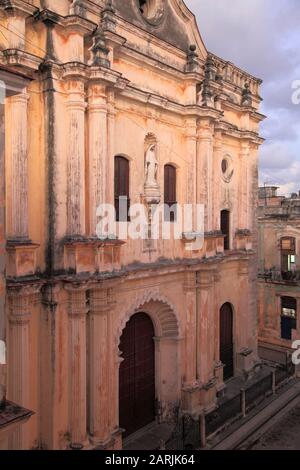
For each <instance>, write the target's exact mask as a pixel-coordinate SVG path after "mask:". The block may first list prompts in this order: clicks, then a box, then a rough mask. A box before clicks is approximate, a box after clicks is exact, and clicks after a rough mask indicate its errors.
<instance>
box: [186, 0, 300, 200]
mask: <svg viewBox="0 0 300 470" xmlns="http://www.w3.org/2000/svg"><path fill="white" fill-rule="evenodd" d="M185 3H186V4H187V6H188V7H189V9H190V10H191V11H192V12H193V13H194V14H195V15H196V17H197V22H198V26H199V30H200V33H201V35H202V38H203V40H204V43H205V45H206V47H207V49H208V50H209V51H210V52H213V53H215V54H217V55H218V56H220V57H222V58H223V59H226V60H229V61H231V62H233V63H234V64H236V65H237V66H239V67H241V68H242V69H244V70H246V71H248V72H249V73H251V74H252V75H254V76H256V77H259V78H261V79H263V81H264V84H263V86H262V89H261V96H262V98H263V103H262V108H261V112H262V113H263V114H265V115H266V116H267V117H268V119H267V120H265V121H264V122H263V124H262V126H261V135H262V137H264V138H265V139H266V142H265V143H264V144H263V146H262V147H261V150H260V159H259V161H260V163H259V168H260V184H262V185H263V184H265V183H267V184H269V185H278V186H280V190H279V193H281V194H287V195H288V194H290V193H292V192H298V191H299V190H300V104H298V105H297V104H293V101H292V94H293V89H292V84H293V82H294V81H295V80H299V81H300V0H185Z"/></svg>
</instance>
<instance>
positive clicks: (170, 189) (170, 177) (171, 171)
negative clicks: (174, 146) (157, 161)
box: [164, 165, 177, 222]
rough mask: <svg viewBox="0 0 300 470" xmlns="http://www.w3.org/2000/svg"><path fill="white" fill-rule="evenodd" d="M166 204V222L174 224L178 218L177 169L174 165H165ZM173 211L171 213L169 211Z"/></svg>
mask: <svg viewBox="0 0 300 470" xmlns="http://www.w3.org/2000/svg"><path fill="white" fill-rule="evenodd" d="M164 177H165V179H164V191H165V195H164V203H165V205H166V206H167V207H166V210H165V221H166V222H174V221H175V220H176V216H177V210H176V207H174V206H176V205H177V200H176V168H175V167H174V166H173V165H165V171H164ZM168 208H169V209H172V210H171V211H169V210H167V209H168Z"/></svg>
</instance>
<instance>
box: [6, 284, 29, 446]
mask: <svg viewBox="0 0 300 470" xmlns="http://www.w3.org/2000/svg"><path fill="white" fill-rule="evenodd" d="M34 292H35V290H34V289H33V288H23V289H22V288H21V289H9V290H8V304H9V343H8V364H9V368H8V399H9V400H11V401H13V402H14V403H17V404H18V405H21V406H23V407H25V408H30V377H31V374H30V337H29V327H30V318H31V305H32V298H33V297H32V296H33V294H34ZM28 446H29V439H28V433H26V427H24V426H22V427H19V428H18V429H17V430H16V431H15V432H14V434H13V436H12V437H11V439H10V448H11V449H16V450H28Z"/></svg>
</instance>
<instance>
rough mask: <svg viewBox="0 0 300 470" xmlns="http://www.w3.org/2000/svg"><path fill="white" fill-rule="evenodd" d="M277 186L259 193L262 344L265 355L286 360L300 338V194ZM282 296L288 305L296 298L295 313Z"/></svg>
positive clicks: (260, 333)
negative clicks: (289, 194) (280, 190)
mask: <svg viewBox="0 0 300 470" xmlns="http://www.w3.org/2000/svg"><path fill="white" fill-rule="evenodd" d="M277 189H278V188H276V187H266V188H261V189H260V197H259V209H258V224H259V282H258V287H259V304H258V305H259V346H260V353H261V356H262V357H263V358H265V359H269V360H274V361H275V362H281V363H284V362H285V361H286V359H287V354H288V356H290V355H291V353H292V352H293V349H292V343H293V341H294V340H299V339H300V323H299V302H300V258H299V243H300V196H299V195H298V194H294V195H292V197H281V196H277ZM282 299H287V308H288V307H289V305H290V307H293V305H292V303H293V300H292V299H294V303H295V309H293V308H291V310H295V314H293V313H292V317H291V315H290V314H291V312H289V311H287V312H286V313H287V315H286V314H285V312H284V311H283V310H282V309H283V308H285V307H284V304H282ZM288 299H290V300H288ZM288 310H289V308H288Z"/></svg>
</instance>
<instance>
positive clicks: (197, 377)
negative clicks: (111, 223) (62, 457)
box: [0, 0, 263, 449]
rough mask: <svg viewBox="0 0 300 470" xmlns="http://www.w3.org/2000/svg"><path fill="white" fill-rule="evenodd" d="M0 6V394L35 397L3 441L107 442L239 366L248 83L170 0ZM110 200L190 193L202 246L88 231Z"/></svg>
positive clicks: (195, 411) (251, 108)
mask: <svg viewBox="0 0 300 470" xmlns="http://www.w3.org/2000/svg"><path fill="white" fill-rule="evenodd" d="M0 6H1V13H2V16H1V20H0V29H1V32H3V34H2V35H1V36H0V48H1V56H0V63H1V64H2V65H3V66H5V67H10V68H11V69H14V70H17V71H18V73H21V74H25V75H28V74H30V76H31V78H32V81H31V82H30V84H28V86H27V90H26V92H24V93H22V94H21V95H19V96H17V97H11V98H8V99H7V102H6V106H7V113H6V128H7V135H6V137H7V146H6V222H7V224H6V232H7V239H8V244H7V297H8V301H7V313H8V322H7V332H8V338H9V341H8V359H9V364H10V366H9V370H8V394H9V397H10V398H11V399H13V400H18V401H19V402H20V403H21V404H22V405H24V406H28V407H30V409H32V410H34V411H35V415H34V416H33V417H32V418H31V419H30V421H29V422H28V424H26V425H25V426H24V427H23V428H22V430H21V432H20V433H18V434H16V435H15V436H14V438H13V439H12V440H11V442H10V447H11V448H35V447H39V448H44V449H46V448H48V449H66V448H69V447H70V446H71V448H83V447H85V448H109V449H113V448H114V449H118V448H121V447H122V436H125V437H126V436H128V435H129V434H131V433H133V432H134V431H136V430H138V429H140V428H143V426H145V425H147V424H148V423H150V422H152V421H154V420H156V421H157V423H163V422H171V421H174V420H176V419H177V417H178V414H179V413H187V414H189V415H191V416H198V415H199V414H200V413H209V412H210V411H211V410H213V409H214V408H215V406H216V403H217V395H218V394H220V393H221V392H222V391H223V390H224V388H226V382H227V380H228V379H230V378H232V377H233V376H243V377H248V376H250V375H252V374H253V372H254V370H255V367H256V364H257V360H258V357H257V311H256V309H257V291H256V289H257V284H256V278H257V272H256V268H257V255H256V249H257V221H256V205H257V187H258V179H257V152H258V148H259V145H260V144H261V143H262V140H261V138H260V137H259V133H258V132H259V123H260V121H261V120H262V119H263V116H262V115H261V114H260V113H259V104H260V101H261V98H260V96H259V87H260V84H261V81H260V80H259V79H257V78H255V77H253V76H251V75H249V74H248V73H246V72H244V71H242V70H240V69H239V68H237V67H235V66H234V65H233V64H231V63H230V62H226V61H224V60H222V59H220V58H218V57H216V56H214V55H213V54H211V53H208V51H207V50H206V48H205V46H204V44H203V41H202V39H201V36H200V33H199V30H198V28H197V25H196V21H195V18H194V16H193V14H192V13H191V12H190V11H189V10H188V9H187V8H186V6H185V4H184V2H183V1H182V0H169V1H165V2H163V1H161V0H156V1H155V0H152V1H151V0H146V1H144V0H143V1H138V0H128V1H126V2H124V0H115V1H114V2H111V1H107V2H104V1H101V0H93V1H88V0H82V1H77V0H75V1H72V2H70V1H68V0H59V1H58V0H44V1H38V0H34V1H31V2H29V1H22V0H10V1H3V2H0ZM119 197H121V198H122V197H123V198H124V197H127V199H128V200H129V201H130V204H131V205H132V204H133V203H142V204H144V205H145V207H146V208H148V207H149V205H150V204H157V203H158V202H165V203H166V204H168V205H171V204H173V203H178V204H187V203H188V204H193V206H194V207H195V205H196V203H199V204H203V205H204V208H205V221H204V223H205V241H204V246H203V247H202V248H200V249H194V250H193V249H192V250H189V249H188V248H191V241H190V240H189V239H187V237H186V236H185V235H184V234H183V236H182V238H181V239H180V240H175V239H173V238H172V239H171V240H158V241H156V242H152V241H150V242H147V241H145V240H132V239H128V240H122V239H113V238H111V239H107V240H102V241H101V240H99V239H97V237H96V229H97V223H98V221H99V220H98V218H97V216H96V209H97V207H98V206H99V204H101V203H107V204H115V205H116V206H117V205H118V204H119ZM174 218H175V217H174ZM117 223H118V224H120V223H121V221H120V220H118V222H117ZM125 223H126V222H125ZM149 223H150V222H149ZM195 231H196V223H195V220H194V226H193V227H192V232H195Z"/></svg>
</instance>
